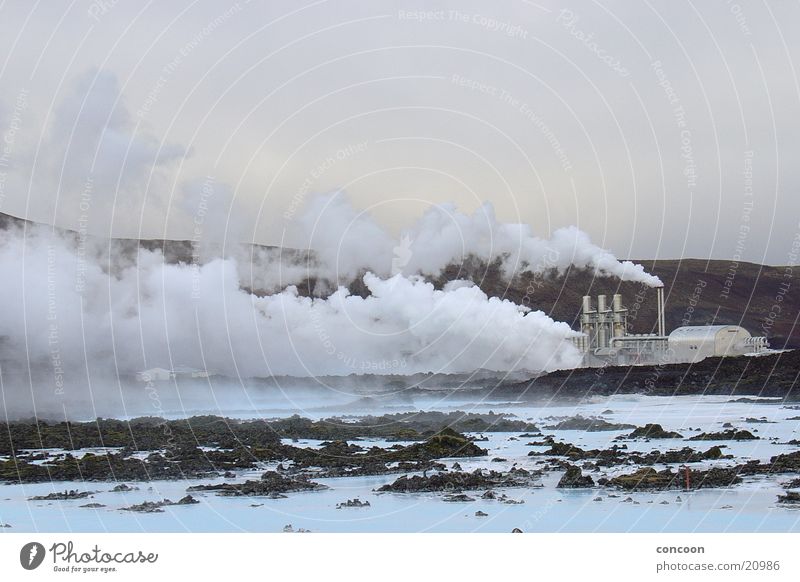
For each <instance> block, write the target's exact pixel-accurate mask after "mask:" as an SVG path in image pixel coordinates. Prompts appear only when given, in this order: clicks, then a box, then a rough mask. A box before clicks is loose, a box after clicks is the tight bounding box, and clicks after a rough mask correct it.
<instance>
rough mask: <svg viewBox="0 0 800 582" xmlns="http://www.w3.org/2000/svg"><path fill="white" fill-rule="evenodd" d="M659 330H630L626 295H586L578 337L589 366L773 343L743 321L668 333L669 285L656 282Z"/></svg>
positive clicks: (749, 351)
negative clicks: (666, 288)
mask: <svg viewBox="0 0 800 582" xmlns="http://www.w3.org/2000/svg"><path fill="white" fill-rule="evenodd" d="M657 294H658V295H657V301H658V310H657V311H658V315H657V319H658V321H657V322H656V328H657V333H654V334H629V333H628V310H627V309H626V308H625V307H624V306H623V305H622V296H621V295H620V294H615V295H613V296H612V300H611V303H608V302H607V301H606V296H605V295H598V296H597V305H596V308H595V306H593V305H592V298H591V297H590V296H588V295H587V296H584V297H583V307H582V309H581V317H580V326H581V330H580V331H581V333H580V335H579V336H578V337H574V338H572V339H573V342H574V343H575V345H576V346H577V347H578V349H580V350H581V352H583V354H584V360H583V364H584V366H590V367H593V366H607V365H615V366H617V365H620V366H624V365H636V364H667V363H691V362H698V361H700V360H702V359H704V358H708V357H710V356H741V355H757V354H760V353H763V352H766V351H767V350H768V349H769V344H768V343H767V338H765V337H754V336H751V335H750V332H748V331H747V330H746V329H744V328H742V327H739V326H738V325H693V326H683V327H679V328H677V329H675V330H673V331H672V332H671V333H670V334H669V335H666V331H665V327H666V326H665V320H664V288H663V287H658V288H657Z"/></svg>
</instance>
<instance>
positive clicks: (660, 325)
mask: <svg viewBox="0 0 800 582" xmlns="http://www.w3.org/2000/svg"><path fill="white" fill-rule="evenodd" d="M656 292H657V293H658V298H657V301H658V335H660V336H662V337H663V336H664V333H665V330H664V327H665V325H664V323H665V322H664V286H663V285H661V286H660V287H656Z"/></svg>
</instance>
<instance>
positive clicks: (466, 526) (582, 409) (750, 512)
mask: <svg viewBox="0 0 800 582" xmlns="http://www.w3.org/2000/svg"><path fill="white" fill-rule="evenodd" d="M727 400H728V398H726V397H676V398H656V397H641V396H640V397H613V398H609V399H598V400H597V401H594V402H591V403H585V404H581V405H577V406H576V405H574V404H570V405H565V406H550V407H546V408H541V407H532V406H519V405H515V404H512V403H505V404H503V403H496V402H495V403H483V404H481V405H479V406H475V405H471V406H466V405H464V404H463V403H462V405H460V406H457V407H458V408H461V409H469V410H473V411H485V410H490V409H491V410H493V411H495V412H501V411H508V412H511V413H513V414H515V415H517V416H518V417H519V418H522V419H530V420H533V421H535V422H537V423H538V424H539V425H540V426H541V425H544V424H546V423H547V421H543V420H542V419H543V418H545V417H548V416H567V415H573V414H577V413H580V414H584V415H597V414H600V413H601V412H602V411H604V410H606V409H611V410H612V411H613V414H607V415H605V418H606V419H608V420H609V421H616V422H627V423H630V424H636V425H642V424H645V423H647V422H658V423H660V424H662V425H663V426H664V427H665V428H667V429H671V430H678V431H680V432H682V433H683V434H684V436H691V435H692V434H696V433H697V431H696V430H694V431H690V430H688V429H689V427H692V428H695V429H696V428H700V429H702V430H704V431H708V430H720V429H721V425H722V424H723V423H724V422H731V423H732V424H733V425H734V426H736V427H740V428H747V429H748V430H751V431H756V430H757V431H758V432H757V433H756V434H758V435H759V436H761V437H762V440H759V441H743V442H724V443H715V442H692V443H688V442H686V441H685V440H681V439H675V440H661V441H651V442H643V441H638V442H627V443H626V444H627V445H628V447H629V448H630V449H636V450H641V451H649V450H652V449H654V448H656V447H658V448H659V449H662V450H664V449H667V448H680V447H683V446H687V445H688V446H692V447H693V448H695V449H703V450H705V449H706V448H708V447H710V446H712V445H714V444H721V445H726V446H727V449H725V452H726V453H732V454H734V455H736V457H737V461H738V462H741V460H742V459H747V458H752V459H760V460H768V459H769V458H770V457H771V456H774V455H776V454H779V453H783V452H791V451H794V450H797V449H798V447H795V446H790V445H780V444H776V441H772V440H770V439H777V440H778V441H780V442H785V441H787V440H789V439H793V438H795V439H797V438H800V435H798V430H799V429H800V422H798V421H789V420H786V419H787V418H789V417H793V416H797V415H799V414H800V411H798V410H792V409H789V408H784V407H781V406H777V405H766V404H765V405H757V404H746V403H728V402H727ZM452 405H453V404H452V403H448V407H449V406H452ZM434 408H435V406H432V405H431V403H428V404H427V405H426V406H424V409H425V410H430V409H434ZM448 409H449V408H448ZM242 416H247V415H242ZM249 416H259V415H258V414H252V413H251V414H250V415H249ZM762 416H766V417H767V418H768V419H770V420H774V421H776V422H775V423H774V424H745V423H744V422H743V419H744V418H746V417H762ZM544 432H545V434H555V435H556V437H557V438H558V439H562V440H565V441H568V442H571V443H574V444H577V445H578V446H581V447H584V448H586V447H589V448H594V447H598V448H606V447H608V446H610V445H611V444H612V441H613V439H614V437H616V436H618V435H619V434H622V433H624V432H626V431H613V432H596V433H586V432H582V431H549V430H545V431H544ZM486 436H487V437H489V441H488V442H481V443H479V444H480V446H482V447H484V448H488V449H489V456H488V457H485V458H479V459H457V461H458V462H459V463H460V464H461V466H462V467H463V469H464V470H473V469H474V468H477V467H484V468H493V469H497V470H507V469H509V468H510V467H511V465H512V464H513V463H517V464H518V466H522V467H526V468H534V466H535V465H534V463H535V462H536V461H537V460H538V458H537V457H528V456H527V453H528V452H529V451H530V450H532V448H531V447H528V446H525V443H526V442H528V441H529V440H535V439H528V438H521V439H519V440H509V439H511V438H512V437H518V436H519V435H518V433H487V434H486ZM294 444H295V445H300V446H317V445H318V444H319V443H318V442H316V441H301V442H300V443H294ZM360 444H364V445H367V446H369V445H371V444H377V445H378V446H385V445H386V443H385V442H384V441H379V440H376V441H363V442H362V443H360ZM493 457H503V458H505V459H507V461H506V462H502V463H496V462H490V459H492V458H493ZM455 460H456V459H451V460H448V461H446V462H447V464H448V465H450V464H452V462H453V461H455ZM715 464H716V463H715ZM265 468H269V467H265ZM631 470H632V468H625V467H621V468H619V467H618V468H615V469H614V470H613V471H612V474H613V473H614V472H627V471H631ZM260 472H261V471H251V472H248V473H241V474H240V475H238V477H237V478H238V480H244V479H246V478H258V476H259V474H260ZM560 475H561V473H560V472H553V473H550V474H547V475H545V476H544V478H543V479H542V480H541V483H542V485H543V487H541V488H539V487H535V488H527V489H507V490H502V489H498V490H497V491H498V493H501V492H504V493H506V494H507V495H508V496H509V497H510V498H512V499H517V500H524V501H525V503H524V504H521V505H506V504H502V503H500V502H499V501H494V500H482V499H479V496H480V494H481V493H482V491H479V492H475V494H472V496H473V497H476V498H477V500H476V501H474V502H469V503H448V502H445V501H443V500H442V496H441V495H439V494H413V495H409V494H378V493H376V492H375V491H374V490H375V489H377V488H378V487H380V486H381V485H383V484H385V483H389V482H392V481H394V480H395V479H396V478H397V477H398V476H399V475H384V476H379V477H355V478H339V479H319V480H318V481H319V482H321V483H324V484H326V485H328V486H330V487H331V489H329V490H326V491H319V492H307V493H294V494H289V497H288V498H287V499H262V498H230V497H218V496H216V495H214V494H213V493H210V492H209V493H194V494H193V495H194V496H195V497H196V498H197V499H199V500H200V501H201V503H200V504H199V505H191V506H176V507H166V508H164V509H165V512H164V513H160V514H139V513H132V512H126V511H120V508H121V507H124V506H128V505H131V504H134V503H141V502H142V501H145V500H160V499H162V498H164V497H166V498H170V499H172V500H173V501H176V500H178V499H180V498H181V497H183V496H184V495H185V494H186V487H188V486H190V485H193V484H199V483H210V482H214V481H223V479H221V478H219V479H201V480H193V481H182V482H163V481H162V482H153V483H131V484H133V485H137V486H139V487H140V490H138V491H134V492H130V493H110V492H108V490H109V489H111V488H112V487H113V485H114V483H65V482H60V483H55V484H52V485H51V484H35V485H0V523H8V524H10V525H11V526H12V528H10V529H0V532H3V531H5V532H34V531H42V532H105V531H109V532H120V531H121V532H142V531H144V532H183V531H189V532H228V531H230V532H241V531H245V532H253V531H258V532H277V531H282V530H283V527H284V526H285V525H287V524H292V525H293V527H294V528H295V529H298V528H305V529H309V530H311V531H315V532H424V531H431V532H472V531H481V532H508V531H511V529H513V528H515V527H519V528H520V529H522V530H523V531H539V532H562V531H563V532H595V531H599V532H693V531H698V532H791V531H800V510H796V509H791V508H786V507H780V506H778V505H777V504H776V503H775V501H776V497H777V495H778V494H779V493H781V492H782V491H783V488H782V487H781V486H780V483H782V482H784V481H787V480H789V479H791V478H792V477H793V476H791V475H785V476H780V477H777V478H770V479H765V478H763V477H753V478H746V479H745V482H744V483H743V484H741V485H738V486H735V487H732V488H730V489H714V490H701V491H694V492H683V491H681V492H670V493H634V494H631V495H630V497H632V498H633V499H634V500H635V501H638V502H639V504H633V503H623V502H622V501H623V499H625V498H626V497H628V494H626V493H623V492H617V491H613V490H610V489H604V488H599V487H598V488H594V489H587V490H575V491H565V490H558V489H556V488H555V485H556V483H557V482H558V479H559V478H560ZM592 475H593V477H595V479H596V478H597V477H598V476H600V474H598V473H592ZM227 481H230V479H228V480H227ZM149 487H152V490H148V488H149ZM64 489H78V490H81V491H83V490H97V491H100V493H97V494H96V495H95V496H94V497H93V498H91V499H82V500H75V501H53V502H42V501H28V498H29V497H31V496H34V495H43V494H47V493H50V492H53V491H63V490H64ZM609 494H611V495H619V497H610V496H609ZM678 496H680V498H681V500H682V501H681V502H678V501H677V498H678ZM354 497H358V498H359V499H361V500H362V501H369V502H370V503H371V507H368V508H345V509H336V504H337V503H340V502H343V501H345V500H347V499H351V498H354ZM597 497H600V498H601V501H595V498H597ZM662 501H667V502H668V504H662V503H661V502H662ZM86 503H103V504H106V505H107V506H108V507H105V508H101V509H86V508H81V507H80V505H84V504H86ZM252 504H261V505H260V506H259V507H251V505H252ZM479 510H480V511H483V512H485V513H487V514H488V516H487V517H476V516H475V512H476V511H479Z"/></svg>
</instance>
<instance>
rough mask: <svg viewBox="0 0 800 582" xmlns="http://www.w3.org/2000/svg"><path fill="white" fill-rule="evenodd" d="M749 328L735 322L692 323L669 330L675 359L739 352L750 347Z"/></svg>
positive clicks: (690, 360)
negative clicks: (723, 323) (717, 323)
mask: <svg viewBox="0 0 800 582" xmlns="http://www.w3.org/2000/svg"><path fill="white" fill-rule="evenodd" d="M750 338H751V336H750V332H749V331H747V330H746V329H744V328H743V327H739V326H738V325H696V326H695V325H693V326H684V327H679V328H677V329H675V330H674V331H673V332H672V333H671V334H669V340H668V346H669V352H670V354H671V359H672V360H673V361H675V362H697V361H700V360H702V359H704V358H708V357H711V356H740V355H742V354H746V353H749V352H752V351H754V350H753V346H752V340H751V339H750Z"/></svg>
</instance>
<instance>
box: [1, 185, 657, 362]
mask: <svg viewBox="0 0 800 582" xmlns="http://www.w3.org/2000/svg"><path fill="white" fill-rule="evenodd" d="M298 224H299V228H300V229H301V232H300V233H295V234H302V230H303V229H305V234H304V235H303V236H306V237H307V238H306V240H307V241H310V246H311V248H312V249H313V250H314V261H313V265H314V269H317V270H318V273H316V274H317V275H319V276H322V275H323V274H327V275H328V276H329V277H330V280H332V281H333V280H343V279H344V280H349V279H350V278H352V277H356V276H360V277H361V278H362V280H363V283H364V285H365V286H366V288H367V289H368V291H369V294H368V295H367V296H366V297H362V296H359V295H351V294H350V293H349V292H348V290H347V288H346V287H344V286H340V287H338V288H337V289H335V290H333V291H332V292H331V293H330V294H327V296H324V297H323V296H320V297H304V296H301V295H300V294H299V293H298V290H297V288H296V287H294V286H291V285H289V286H284V287H283V288H282V289H281V290H278V291H276V292H274V293H270V294H266V295H255V294H251V293H250V292H248V291H246V290H245V289H244V287H246V286H247V285H246V283H248V281H246V278H245V280H244V281H243V280H242V279H243V277H242V272H241V271H242V267H245V268H247V267H248V266H249V268H250V270H251V271H252V272H255V271H263V272H265V275H264V276H265V277H266V278H267V279H270V280H271V282H272V283H273V284H274V283H275V282H276V281H278V280H280V279H281V277H276V276H275V273H274V271H275V270H280V269H282V268H283V266H282V265H281V263H280V261H279V260H278V258H277V257H279V256H280V254H279V253H278V255H275V254H274V253H273V254H270V253H267V254H262V255H259V256H260V259H261V264H260V265H259V266H258V268H256V267H254V265H253V264H250V265H247V266H246V265H244V264H243V262H242V259H241V258H237V257H236V256H227V257H226V258H213V259H209V260H207V261H206V262H204V263H203V264H200V265H192V264H184V263H177V264H175V263H170V262H168V261H166V260H165V258H164V256H163V255H162V253H161V252H160V251H148V250H143V249H140V250H139V251H138V255H137V256H136V257H135V260H132V259H131V257H130V256H128V257H122V256H120V257H117V256H115V255H114V251H113V249H114V248H115V247H114V246H113V245H109V243H108V241H106V242H105V243H102V241H98V240H96V239H95V242H94V246H93V245H91V244H90V245H86V244H84V243H85V241H83V242H82V243H81V244H79V243H78V242H77V241H76V239H75V238H74V237H71V236H66V235H61V234H58V233H57V232H54V231H52V230H51V229H47V228H45V227H35V228H32V229H31V228H29V229H27V230H26V231H22V230H21V229H13V228H12V229H7V230H5V231H2V232H0V277H2V279H3V281H4V285H2V286H0V302H2V304H3V305H4V311H5V315H4V317H3V318H2V319H0V353H2V356H0V357H1V358H2V361H3V362H4V366H6V365H7V364H8V363H9V362H17V363H19V362H29V363H30V366H31V367H32V368H38V369H47V370H50V369H52V370H53V371H54V372H55V375H56V377H57V376H58V375H59V374H63V375H64V376H67V377H69V376H70V375H75V374H78V375H81V374H83V375H84V377H85V375H87V374H88V375H91V374H94V373H98V374H100V373H106V374H108V373H110V374H111V377H113V376H115V375H129V374H133V373H135V372H138V371H141V370H144V369H147V368H152V367H163V368H167V369H175V368H177V367H188V368H195V369H199V370H208V371H210V372H214V373H217V374H221V375H227V376H231V377H264V376H283V375H291V376H319V375H349V374H354V373H355V374H359V373H377V374H413V373H417V372H446V373H463V372H472V371H474V370H476V369H478V368H484V369H489V370H494V371H516V370H532V371H541V370H552V369H556V368H568V367H574V366H576V365H578V364H579V362H580V356H579V353H578V351H577V350H576V349H575V348H574V347H573V345H572V343H571V342H570V341H568V338H570V337H571V336H574V335H575V334H576V332H574V331H572V330H571V329H570V328H569V326H568V325H567V324H566V323H560V322H555V321H553V320H552V319H551V318H549V317H548V316H546V315H545V314H544V313H542V312H540V311H531V310H528V309H527V308H523V307H520V306H518V305H515V304H513V303H511V302H510V301H507V300H500V299H497V298H490V297H487V296H486V295H485V294H484V293H483V291H481V290H480V289H479V288H478V287H476V286H474V285H473V284H471V283H470V282H467V281H453V282H450V283H448V284H447V285H446V286H445V287H444V288H443V289H439V290H437V289H435V288H434V285H433V284H431V283H429V282H427V281H426V280H425V278H424V277H423V276H422V275H420V274H432V273H435V272H437V270H441V269H442V268H444V267H445V266H446V265H447V264H449V263H451V262H453V261H454V260H456V261H457V260H459V259H460V258H462V257H466V256H470V255H471V256H477V257H480V258H482V259H485V260H492V259H500V260H501V261H502V264H503V266H504V268H505V269H506V270H507V271H508V273H509V274H510V275H513V273H514V272H519V271H522V270H534V269H537V268H541V269H544V268H548V269H549V268H553V267H556V268H562V267H564V266H567V265H570V264H577V265H581V266H590V267H592V268H594V269H595V270H596V271H598V272H601V273H606V274H614V275H617V276H619V277H621V278H626V279H629V280H630V279H633V280H640V281H643V282H645V283H650V284H652V283H654V282H655V281H657V279H656V278H655V277H652V276H650V275H647V274H646V273H644V271H643V269H642V268H641V267H639V266H633V265H630V264H628V263H620V262H618V261H617V260H616V259H615V258H614V257H613V256H612V255H610V254H609V253H607V252H606V251H603V250H602V249H599V248H598V247H596V246H594V245H592V244H591V242H590V241H589V239H588V237H587V236H586V235H585V234H583V233H581V232H580V231H578V230H577V229H562V230H560V231H557V232H556V233H555V235H554V236H553V237H552V238H551V239H550V240H547V241H545V240H542V239H538V238H536V237H533V236H532V235H531V234H530V230H529V228H528V227H524V226H521V225H507V224H501V223H498V222H497V221H496V220H495V217H494V215H493V212H492V209H491V206H489V205H485V206H483V207H481V208H480V209H479V210H478V211H477V212H475V213H474V214H473V215H471V216H467V215H463V214H459V213H458V212H456V210H455V208H453V207H451V206H444V207H437V208H435V209H433V210H431V211H429V212H428V213H426V214H425V215H424V216H423V217H422V218H421V219H420V220H419V222H417V223H416V224H415V225H414V226H413V227H412V228H410V229H409V230H408V231H406V232H404V233H403V236H402V237H401V242H400V243H398V242H396V241H394V240H392V238H391V237H390V236H389V235H388V234H387V233H386V232H385V231H384V230H383V229H382V228H381V227H380V226H379V225H377V223H375V222H374V221H372V219H371V218H369V217H368V216H367V215H359V214H358V213H357V212H356V211H355V210H354V209H353V208H352V206H351V205H350V204H349V203H348V202H347V200H346V199H345V198H344V197H343V196H341V195H333V196H319V197H315V198H314V199H312V200H311V201H310V203H309V205H308V211H307V212H306V213H305V214H304V215H303V216H302V217H301V218H300V219H299V220H298ZM102 244H105V245H106V247H105V252H103V249H102ZM109 249H112V251H110V252H109ZM104 255H105V257H104ZM100 257H104V258H105V261H104V260H101V258H100ZM293 269H294V270H293V271H291V272H290V273H289V274H290V275H291V277H295V278H298V277H300V276H301V271H303V269H301V268H299V267H297V265H294V267H293ZM365 271H366V273H365ZM418 273H420V274H418ZM284 281H285V279H284Z"/></svg>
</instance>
